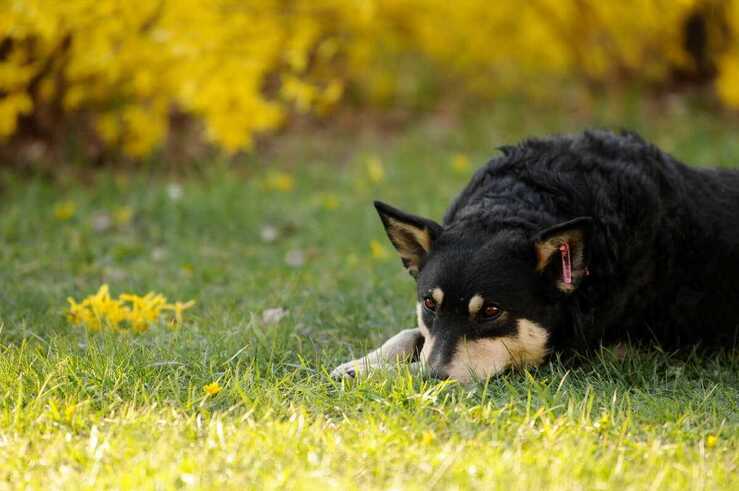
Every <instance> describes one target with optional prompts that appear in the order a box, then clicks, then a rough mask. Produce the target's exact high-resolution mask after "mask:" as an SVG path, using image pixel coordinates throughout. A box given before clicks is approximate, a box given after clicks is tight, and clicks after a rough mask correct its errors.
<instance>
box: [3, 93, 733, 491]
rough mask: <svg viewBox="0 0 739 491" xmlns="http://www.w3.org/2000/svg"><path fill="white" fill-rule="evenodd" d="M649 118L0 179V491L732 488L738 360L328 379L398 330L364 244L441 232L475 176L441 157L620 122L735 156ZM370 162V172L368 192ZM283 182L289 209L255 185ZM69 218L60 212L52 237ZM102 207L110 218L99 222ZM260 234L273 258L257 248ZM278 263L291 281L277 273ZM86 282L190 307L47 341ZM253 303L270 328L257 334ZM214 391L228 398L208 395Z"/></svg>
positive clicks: (722, 156) (532, 123) (557, 116)
mask: <svg viewBox="0 0 739 491" xmlns="http://www.w3.org/2000/svg"><path fill="white" fill-rule="evenodd" d="M658 109H659V110H651V109H649V108H643V107H640V106H634V105H632V106H631V107H627V108H625V109H624V108H622V107H620V106H619V105H608V104H605V105H602V106H598V107H595V108H593V110H592V112H591V113H590V114H589V115H588V116H582V115H580V116H578V115H576V114H569V113H564V112H559V113H551V112H550V111H529V112H525V111H523V110H521V108H520V107H517V106H513V107H509V108H506V107H500V108H498V107H496V108H494V110H493V111H491V114H490V115H487V116H485V117H481V116H477V117H468V118H462V119H461V120H459V121H448V120H444V119H432V120H430V121H428V122H426V123H421V124H418V125H416V126H414V127H413V128H410V129H408V130H407V131H404V132H402V133H400V134H392V135H387V134H385V133H383V132H380V131H377V132H368V133H366V134H363V136H360V137H354V136H351V137H350V135H341V134H339V135H335V134H334V135H320V134H318V135H299V136H294V137H293V136H289V137H286V138H285V140H284V141H283V144H282V145H281V146H280V147H278V148H276V149H270V150H269V151H266V152H264V153H263V154H262V157H260V158H251V159H246V160H242V161H240V162H238V164H237V165H231V166H228V165H226V164H223V163H219V162H210V163H204V164H203V166H202V169H201V170H199V171H198V170H194V171H191V172H190V173H188V175H185V176H182V175H180V176H178V177H168V176H167V175H162V174H161V173H156V172H153V173H151V174H149V173H147V172H145V171H138V172H134V173H129V174H117V173H114V172H103V173H100V174H93V175H86V176H83V178H82V179H79V178H76V177H75V178H71V177H70V178H65V177H64V176H65V174H64V173H62V174H61V175H60V177H58V178H57V179H56V180H55V181H54V182H53V183H52V182H49V181H46V180H43V179H40V178H28V177H25V178H20V177H17V176H15V177H14V176H12V175H10V174H5V176H4V177H3V178H2V181H0V182H2V184H1V186H2V188H0V192H2V195H1V196H2V199H1V201H0V236H1V237H2V243H1V246H0V488H23V487H29V488H43V489H46V488H49V487H56V488H66V489H84V488H96V489H97V488H122V489H147V488H157V489H168V488H180V487H195V488H213V489H222V488H231V489H244V488H253V489H272V488H280V489H284V488H289V489H388V488H393V487H395V488H407V489H448V488H478V489H509V488H510V489H531V490H539V489H614V490H623V489H653V490H663V489H691V490H692V489H737V488H738V487H739V477H737V475H738V474H739V473H738V472H737V471H738V469H737V465H738V463H739V456H738V453H739V446H738V445H737V437H738V436H739V414H738V413H737V404H738V402H739V362H738V360H737V356H736V354H735V353H725V354H722V355H716V356H701V355H695V354H680V355H675V354H670V353H664V352H659V351H649V350H636V349H633V348H632V349H630V350H629V351H628V352H627V356H626V358H625V359H624V360H620V359H618V358H617V357H616V356H614V355H613V354H612V353H610V352H609V351H607V350H604V351H603V352H601V353H600V354H599V355H597V356H593V357H591V358H588V359H578V360H574V361H560V360H552V361H551V363H549V364H547V365H546V366H543V367H541V368H540V369H538V370H532V371H530V372H510V373H506V374H504V375H502V376H500V377H497V378H495V379H492V380H490V381H488V382H487V383H485V384H482V383H480V384H476V385H469V386H461V385H459V384H456V383H454V382H439V381H431V380H424V379H420V378H414V377H412V376H411V375H410V374H409V373H407V372H403V371H402V370H401V371H400V373H395V374H390V373H377V374H375V375H373V376H372V377H370V378H368V379H362V380H359V381H356V382H337V381H334V380H332V379H331V378H330V377H329V376H328V371H329V370H330V369H331V368H332V367H333V366H334V365H336V364H338V363H339V362H342V361H345V360H347V359H348V358H349V357H352V356H356V355H358V354H361V353H362V352H363V351H364V350H366V349H367V348H369V347H372V346H374V345H377V344H378V343H380V342H382V341H383V339H384V338H386V337H388V336H390V335H392V334H393V333H395V332H396V331H398V330H400V329H402V328H406V327H410V326H412V325H413V322H414V320H413V301H414V289H413V285H412V280H411V279H410V278H409V277H408V276H407V275H406V274H405V273H404V272H403V271H402V268H401V267H400V262H399V261H398V260H397V258H396V257H395V256H394V255H392V254H390V255H389V257H387V258H382V257H376V255H373V254H372V253H371V251H370V246H369V244H370V242H371V241H372V240H377V241H379V242H380V243H381V244H383V245H384V246H385V247H386V248H387V251H388V253H390V252H391V251H390V248H389V245H387V242H386V239H385V237H384V234H383V231H382V229H381V226H380V224H379V221H378V219H377V218H376V216H375V215H374V210H373V209H372V207H371V205H370V203H371V200H372V199H373V198H382V199H384V200H387V201H389V202H391V203H394V204H397V205H398V206H401V207H403V208H407V209H409V210H412V211H415V212H418V213H422V214H426V215H430V216H433V217H437V218H438V217H440V215H441V213H442V212H443V210H444V208H445V206H446V205H447V203H448V202H449V200H450V199H451V198H452V196H453V195H454V194H455V193H456V192H457V191H459V189H460V188H461V187H462V185H463V184H464V183H465V182H466V180H467V179H468V177H469V174H470V173H471V170H470V171H467V172H458V171H454V170H453V169H452V167H451V166H450V164H449V162H450V160H451V157H452V155H454V154H456V153H460V152H462V153H465V154H466V155H468V156H469V158H470V160H471V161H472V162H473V163H475V165H477V164H480V163H482V162H484V160H485V159H486V158H487V157H488V156H489V155H491V154H492V153H493V148H494V147H495V146H496V145H500V144H503V143H509V142H511V141H515V140H516V139H517V138H519V137H521V136H523V135H528V134H537V133H538V134H540V133H544V132H549V131H560V132H563V131H571V130H575V129H578V128H580V127H583V126H587V125H591V124H598V125H601V124H613V125H618V126H630V127H636V129H639V130H641V131H643V132H644V133H645V134H646V135H647V136H648V137H650V138H652V139H654V140H655V141H657V142H658V143H660V144H661V145H662V146H664V147H665V148H666V149H668V150H670V151H672V152H674V153H675V154H676V155H677V156H679V157H681V158H683V159H684V160H686V161H691V162H694V163H697V164H708V163H715V164H719V165H724V166H730V165H732V163H739V143H738V142H739V140H737V138H736V135H737V130H738V129H739V128H738V127H737V123H736V120H731V119H729V118H726V117H723V118H722V117H716V116H713V115H711V114H710V112H708V111H705V110H700V109H688V110H686V109H684V108H682V107H672V106H668V107H666V108H658ZM373 155H377V156H379V157H380V158H381V159H382V161H383V162H384V165H385V171H386V173H385V178H384V180H383V181H382V182H379V183H376V184H371V183H369V182H368V181H367V179H366V168H365V165H364V162H365V160H366V158H368V157H370V156H373ZM279 168H282V169H287V170H288V172H290V173H292V174H293V175H294V176H295V179H296V188H295V190H294V191H292V192H288V193H281V192H277V191H269V190H266V189H265V188H264V186H263V183H264V177H265V175H266V174H267V173H268V172H270V169H279ZM175 183H176V184H177V185H178V186H181V189H182V197H181V199H179V200H173V199H172V198H171V197H170V194H171V193H170V192H169V191H171V186H172V185H173V184H175ZM168 190H169V191H168ZM66 200H71V201H73V202H74V203H75V204H76V206H77V211H76V213H75V215H74V217H73V218H71V219H70V220H68V221H60V220H57V219H55V218H54V217H53V213H52V209H53V206H54V205H55V204H56V203H59V202H62V201H66ZM332 200H336V201H338V205H339V206H338V207H337V208H335V209H329V208H327V207H326V206H325V205H326V203H327V202H330V201H332ZM120 207H130V208H131V209H132V210H133V211H134V218H133V220H132V221H131V222H130V223H128V224H122V225H116V224H112V225H111V226H110V227H109V228H107V229H106V230H104V231H99V230H96V229H95V227H94V226H93V222H96V221H97V223H98V225H99V224H100V222H101V221H102V219H101V218H100V217H101V216H102V215H109V214H112V213H114V212H115V210H116V209H118V208H120ZM265 226H272V227H275V228H276V229H277V230H278V231H279V235H278V238H277V240H275V241H274V242H265V241H263V240H262V238H261V237H260V231H261V230H262V229H263V228H264V227H265ZM295 250H298V251H301V252H302V253H303V256H304V258H305V262H304V264H302V265H300V266H298V267H292V266H289V265H287V264H286V261H285V258H286V255H287V254H288V253H289V252H290V251H295ZM104 282H107V283H109V284H110V286H111V289H112V291H113V293H114V294H116V295H117V294H118V293H121V292H124V291H126V292H136V293H142V294H143V293H145V292H147V291H150V290H154V291H159V292H162V293H164V294H165V295H167V296H168V297H169V298H170V299H171V300H175V299H176V300H189V299H195V300H196V301H197V305H196V307H194V308H193V309H192V310H190V311H188V312H187V315H186V322H185V324H184V325H183V326H182V327H180V328H179V329H176V330H172V329H170V328H168V327H164V326H160V327H157V328H153V329H152V330H150V331H149V332H147V333H145V334H142V335H128V334H114V333H87V332H85V331H84V330H83V329H81V328H79V327H72V326H70V325H68V323H67V322H66V320H65V317H64V312H65V308H66V298H67V297H68V296H73V297H75V298H77V299H79V298H81V297H83V296H86V295H87V294H90V293H92V292H94V291H95V290H96V289H97V288H98V287H99V285H100V284H102V283H104ZM272 307H282V308H285V309H288V310H289V315H288V316H287V317H286V318H285V319H283V320H282V321H281V322H280V323H279V324H277V325H265V323H264V322H262V318H261V313H262V312H263V311H264V310H265V309H267V308H272ZM213 381H219V383H220V384H221V385H222V386H223V387H224V389H223V391H222V392H220V393H219V394H217V395H215V396H206V395H205V393H204V392H203V386H204V385H205V384H207V383H210V382H213ZM709 436H714V437H716V439H714V438H711V439H709V440H710V441H711V443H713V442H714V440H715V444H714V445H711V444H707V438H708V437H709Z"/></svg>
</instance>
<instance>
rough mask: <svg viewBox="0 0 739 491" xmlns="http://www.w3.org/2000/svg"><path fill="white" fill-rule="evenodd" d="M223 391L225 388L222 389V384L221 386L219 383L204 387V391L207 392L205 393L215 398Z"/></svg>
mask: <svg viewBox="0 0 739 491" xmlns="http://www.w3.org/2000/svg"><path fill="white" fill-rule="evenodd" d="M222 390H223V387H221V384H219V383H218V381H216V382H211V383H209V384H205V385H204V386H203V391H205V393H206V394H208V395H209V396H214V395H216V394H218V393H219V392H220V391H222Z"/></svg>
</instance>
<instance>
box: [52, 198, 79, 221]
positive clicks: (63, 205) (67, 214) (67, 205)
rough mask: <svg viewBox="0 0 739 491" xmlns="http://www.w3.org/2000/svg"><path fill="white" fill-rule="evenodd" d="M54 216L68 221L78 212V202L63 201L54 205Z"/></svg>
mask: <svg viewBox="0 0 739 491" xmlns="http://www.w3.org/2000/svg"><path fill="white" fill-rule="evenodd" d="M53 212H54V218H56V219H57V220H59V221H62V222H66V221H67V220H69V219H71V218H72V217H73V216H74V214H75V213H76V212H77V204H76V203H75V202H74V201H62V202H60V203H57V204H56V205H54V210H53Z"/></svg>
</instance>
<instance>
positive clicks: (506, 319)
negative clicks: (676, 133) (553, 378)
mask: <svg viewBox="0 0 739 491" xmlns="http://www.w3.org/2000/svg"><path fill="white" fill-rule="evenodd" d="M501 150H502V153H503V155H502V156H501V157H498V158H494V159H493V160H491V161H490V162H489V163H488V164H487V165H486V166H484V167H483V168H482V169H480V170H479V171H478V172H477V173H476V174H475V176H474V177H473V178H472V180H471V181H470V183H469V184H468V185H467V188H466V189H465V190H464V191H462V193H461V194H460V195H459V196H458V197H457V199H456V200H455V201H454V203H452V206H451V207H450V208H449V210H448V211H447V213H446V216H445V217H444V225H443V226H442V225H439V224H437V223H435V222H433V221H431V220H429V219H426V218H420V217H417V216H413V215H409V214H407V213H404V212H402V211H400V210H397V209H395V208H392V207H390V206H388V205H386V204H383V203H379V202H377V203H375V206H376V208H377V211H378V212H379V214H380V218H381V219H382V222H383V224H384V225H385V229H386V231H387V234H388V236H389V237H390V240H391V242H392V243H393V244H394V245H395V247H396V249H397V250H398V252H399V253H400V256H401V258H402V261H403V264H404V265H405V267H406V268H407V269H408V271H409V272H410V273H411V275H412V276H413V277H414V278H416V281H417V290H418V305H417V311H418V328H417V329H410V330H407V331H403V332H401V333H400V334H398V335H397V336H395V337H393V338H392V339H391V340H389V341H388V342H387V343H385V344H384V345H383V346H382V347H381V348H380V349H378V350H377V351H375V352H373V353H370V354H369V355H367V356H366V357H364V358H362V359H360V360H354V361H352V362H349V363H345V364H344V365H341V366H340V367H338V368H337V369H336V370H335V371H334V374H335V375H354V374H355V373H356V371H357V370H359V371H363V370H366V369H370V368H372V367H377V366H380V365H383V364H386V363H388V362H395V361H397V360H407V361H415V360H418V359H419V357H420V361H421V362H422V363H424V364H425V365H426V366H427V367H428V368H429V369H430V370H431V372H432V373H433V374H435V375H437V376H440V377H451V378H455V379H458V380H462V381H465V380H469V379H470V378H471V377H473V376H475V377H487V376H490V375H492V374H495V373H497V372H500V371H501V370H503V369H505V368H507V367H509V366H513V365H526V364H528V365H532V364H533V365H535V364H539V363H540V362H542V360H544V359H545V357H546V356H547V355H548V354H549V353H551V352H552V351H554V350H563V349H571V348H583V347H585V348H587V347H593V346H597V345H599V344H601V343H603V344H608V343H615V342H619V341H624V340H630V341H634V342H643V341H647V342H657V343H659V344H661V345H662V346H665V347H681V346H686V345H694V344H701V345H704V346H711V345H713V346H716V345H719V346H721V345H722V346H728V347H732V346H735V343H736V338H737V332H738V331H737V325H739V172H732V171H726V170H714V169H694V168H690V167H687V166H686V165H684V164H682V163H680V162H678V161H677V160H675V159H674V158H672V157H670V156H669V155H667V154H665V153H664V152H662V151H660V150H659V149H658V148H656V147H655V146H653V145H650V144H648V143H646V142H645V141H644V140H642V139H641V138H640V137H639V136H637V135H636V134H633V133H622V134H614V133H610V132H601V131H592V132H586V133H584V134H581V135H575V136H566V137H553V138H549V139H542V140H527V141H525V142H523V143H521V144H519V145H517V146H510V147H504V148H502V149H501Z"/></svg>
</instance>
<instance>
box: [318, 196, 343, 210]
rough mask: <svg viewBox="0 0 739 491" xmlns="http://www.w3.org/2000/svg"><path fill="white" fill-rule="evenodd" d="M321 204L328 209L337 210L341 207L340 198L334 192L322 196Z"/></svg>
mask: <svg viewBox="0 0 739 491" xmlns="http://www.w3.org/2000/svg"><path fill="white" fill-rule="evenodd" d="M321 206H323V207H324V208H326V209H327V210H335V209H336V208H338V207H339V198H337V197H336V195H334V194H324V195H323V196H321Z"/></svg>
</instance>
